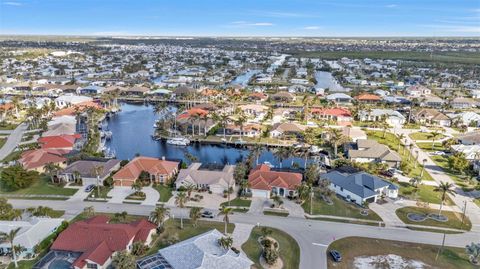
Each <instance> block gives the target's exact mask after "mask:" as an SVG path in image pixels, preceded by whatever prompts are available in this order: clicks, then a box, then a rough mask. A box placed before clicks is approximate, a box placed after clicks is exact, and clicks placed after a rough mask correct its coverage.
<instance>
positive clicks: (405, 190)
mask: <svg viewBox="0 0 480 269" xmlns="http://www.w3.org/2000/svg"><path fill="white" fill-rule="evenodd" d="M398 184H399V185H400V195H401V196H404V197H406V198H408V199H411V200H417V199H418V200H420V201H422V202H426V203H431V204H440V201H441V199H442V193H441V192H436V191H434V189H435V187H433V186H429V185H419V186H418V188H417V189H415V187H414V186H412V185H411V184H409V183H406V182H399V183H398ZM445 204H446V205H452V204H453V202H452V200H451V199H450V198H449V197H448V196H447V199H446V200H445Z"/></svg>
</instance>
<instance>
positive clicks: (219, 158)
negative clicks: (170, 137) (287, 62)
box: [106, 103, 303, 168]
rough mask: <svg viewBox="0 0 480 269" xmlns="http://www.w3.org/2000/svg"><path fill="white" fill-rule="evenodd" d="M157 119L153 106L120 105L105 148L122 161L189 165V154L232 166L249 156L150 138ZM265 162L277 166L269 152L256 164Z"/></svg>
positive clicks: (218, 147)
mask: <svg viewBox="0 0 480 269" xmlns="http://www.w3.org/2000/svg"><path fill="white" fill-rule="evenodd" d="M159 117H160V116H159V115H156V114H155V113H154V112H153V106H152V105H138V104H126V103H123V104H122V110H121V111H120V112H117V113H116V114H115V115H112V116H111V117H110V119H108V120H107V123H108V128H109V130H110V131H112V134H113V137H112V139H111V140H110V141H107V143H106V146H107V147H108V148H109V149H110V150H113V151H114V152H115V154H116V157H117V159H121V160H131V159H132V158H134V157H135V155H136V154H140V155H142V156H149V157H156V158H161V157H165V158H166V159H170V160H180V159H182V160H184V161H185V162H187V163H188V162H189V161H188V160H187V158H185V154H186V153H187V152H188V153H189V154H191V155H193V156H195V157H197V158H198V160H199V161H200V162H202V163H217V164H235V163H237V162H240V161H242V159H244V158H247V156H248V154H249V150H248V149H246V148H237V147H233V146H226V145H210V144H199V143H192V144H191V145H189V146H187V147H181V146H175V145H169V144H166V143H165V141H156V140H153V139H152V137H151V136H152V134H153V131H154V128H153V125H154V123H155V121H156V120H157V119H159ZM265 161H268V162H270V163H271V164H273V165H275V167H278V166H279V162H278V161H277V159H276V158H275V157H274V155H273V154H272V152H270V151H267V150H265V151H264V152H263V153H262V154H261V156H260V158H259V163H263V162H265ZM293 161H294V162H296V163H298V164H299V165H300V166H303V159H300V158H293ZM291 164H292V159H288V160H284V161H283V163H282V167H284V168H288V167H290V166H291Z"/></svg>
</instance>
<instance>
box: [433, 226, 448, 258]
mask: <svg viewBox="0 0 480 269" xmlns="http://www.w3.org/2000/svg"><path fill="white" fill-rule="evenodd" d="M445 236H446V234H445V233H443V240H442V246H441V247H440V248H439V249H438V252H437V256H435V261H437V259H438V256H439V255H440V253H441V252H442V250H443V246H444V245H445Z"/></svg>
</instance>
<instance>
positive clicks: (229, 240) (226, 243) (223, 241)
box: [218, 236, 233, 250]
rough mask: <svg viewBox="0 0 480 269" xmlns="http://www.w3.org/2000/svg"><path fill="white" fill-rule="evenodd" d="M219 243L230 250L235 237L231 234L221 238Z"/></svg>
mask: <svg viewBox="0 0 480 269" xmlns="http://www.w3.org/2000/svg"><path fill="white" fill-rule="evenodd" d="M218 244H219V245H220V246H221V247H222V248H224V249H225V250H228V249H230V248H231V247H232V245H233V238H232V237H231V236H227V237H222V238H219V239H218Z"/></svg>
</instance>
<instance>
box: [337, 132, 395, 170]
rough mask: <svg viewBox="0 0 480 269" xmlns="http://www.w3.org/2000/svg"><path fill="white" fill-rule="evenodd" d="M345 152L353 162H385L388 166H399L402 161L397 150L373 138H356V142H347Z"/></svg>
mask: <svg viewBox="0 0 480 269" xmlns="http://www.w3.org/2000/svg"><path fill="white" fill-rule="evenodd" d="M346 154H347V156H348V159H350V160H352V161H355V162H359V163H370V162H376V163H386V164H388V166H390V167H399V166H400V162H401V161H402V158H401V157H400V155H399V154H398V153H397V152H395V151H393V150H391V149H390V148H388V147H387V146H385V145H383V144H380V143H378V142H377V141H375V140H369V139H358V140H357V142H356V143H353V144H349V145H348V147H347V150H346Z"/></svg>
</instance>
